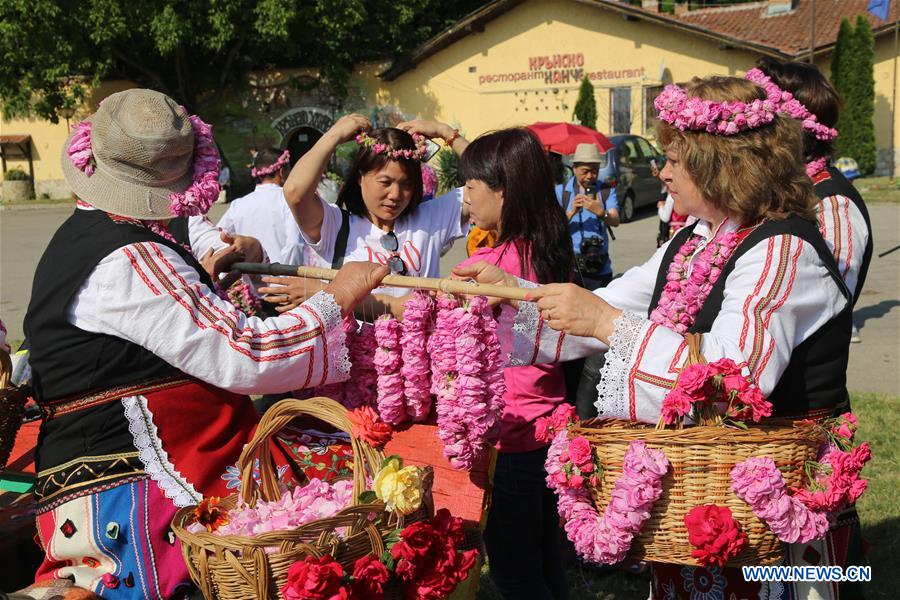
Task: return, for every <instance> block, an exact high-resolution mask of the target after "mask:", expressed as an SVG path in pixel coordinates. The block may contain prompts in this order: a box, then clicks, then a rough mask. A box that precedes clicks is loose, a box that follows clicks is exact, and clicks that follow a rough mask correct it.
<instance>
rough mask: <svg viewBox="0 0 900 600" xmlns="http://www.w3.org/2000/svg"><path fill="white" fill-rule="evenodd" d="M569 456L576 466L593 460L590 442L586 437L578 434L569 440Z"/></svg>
mask: <svg viewBox="0 0 900 600" xmlns="http://www.w3.org/2000/svg"><path fill="white" fill-rule="evenodd" d="M569 457H570V458H571V460H572V462H573V463H574V464H575V466H577V467H579V468H580V467H581V466H583V465H585V464H590V463H591V462H592V461H593V455H592V452H591V444H590V442H588V441H587V439H586V438H584V437H582V436H578V437H576V438H574V439H572V440H571V441H570V442H569Z"/></svg>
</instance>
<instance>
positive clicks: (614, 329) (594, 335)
mask: <svg viewBox="0 0 900 600" xmlns="http://www.w3.org/2000/svg"><path fill="white" fill-rule="evenodd" d="M656 106H657V109H658V110H659V119H660V125H659V138H660V141H661V142H662V144H663V146H664V147H665V149H666V154H667V157H668V161H667V163H666V166H665V168H664V169H663V171H662V174H661V176H662V178H663V180H664V182H665V183H666V185H667V187H668V189H669V192H670V193H671V194H672V196H673V198H674V199H675V210H677V211H679V212H681V213H685V214H689V215H692V216H694V217H697V218H698V219H699V220H698V222H697V223H696V224H694V225H692V226H688V227H685V228H683V229H682V230H680V231H679V232H678V233H677V234H676V235H675V237H674V238H673V239H672V240H671V241H670V242H669V243H667V244H665V245H664V246H662V247H661V248H660V249H659V250H658V251H657V252H656V253H655V254H654V255H653V256H652V257H651V258H650V260H649V261H647V262H646V263H645V264H643V265H641V266H638V267H635V268H633V269H630V270H629V271H627V272H626V273H625V274H624V275H623V276H622V277H621V278H619V279H617V280H615V281H613V282H612V283H611V284H610V285H609V286H608V287H606V288H603V289H600V290H596V291H595V292H594V293H593V294H592V293H591V292H589V291H587V290H583V289H580V288H578V287H577V286H574V285H571V284H552V285H547V286H543V287H542V288H540V289H537V290H535V291H534V292H532V297H533V298H534V299H536V300H537V301H538V302H537V304H533V303H520V304H519V309H518V311H517V312H515V313H514V317H512V318H510V317H509V316H507V317H505V325H504V326H503V331H505V332H508V333H507V335H506V336H504V338H503V343H504V344H505V345H506V350H508V351H509V352H510V353H511V362H512V363H513V364H528V363H530V362H534V361H535V360H537V361H552V360H559V359H560V358H561V359H563V360H565V359H569V358H572V357H574V356H579V355H587V354H590V353H593V352H597V351H605V352H606V364H605V366H604V368H603V370H602V373H601V375H602V378H601V381H600V384H599V386H598V390H599V400H598V402H597V406H598V411H599V414H600V416H602V417H614V418H619V419H626V420H633V421H643V422H646V423H656V422H657V420H658V419H659V416H660V409H661V405H662V401H663V398H664V397H665V396H666V394H667V393H668V392H669V391H670V389H671V388H672V386H673V385H674V382H675V379H676V376H677V374H678V372H679V369H680V367H681V366H682V365H683V364H684V363H685V360H686V359H687V343H686V340H685V335H686V334H688V333H702V334H703V337H702V346H701V350H702V352H703V354H704V356H705V357H706V358H707V359H708V360H709V361H711V362H712V361H715V360H718V359H721V358H729V359H731V360H733V361H734V362H735V363H738V364H745V365H746V366H745V367H743V368H744V372H745V373H747V374H749V375H750V376H751V377H752V378H753V380H754V381H755V383H756V384H757V385H758V386H759V387H760V389H761V390H762V392H763V393H764V394H765V395H766V396H767V397H768V399H769V401H771V402H772V403H773V404H774V414H775V416H794V417H826V416H830V415H832V414H834V413H835V412H836V411H839V410H841V408H842V407H843V406H844V405H845V403H846V400H847V390H846V388H845V378H846V368H847V355H848V347H849V346H848V344H849V334H850V314H851V304H852V302H851V300H852V297H851V295H850V292H849V291H848V290H847V288H846V285H845V284H844V282H843V279H842V277H841V274H840V272H839V271H838V268H837V265H836V264H835V261H834V257H833V256H832V254H831V250H830V249H829V248H828V247H827V246H826V245H825V243H824V241H823V240H822V237H821V235H820V234H819V232H818V230H817V228H816V224H815V206H816V198H815V196H814V195H813V191H812V184H811V182H810V180H809V178H808V177H807V176H806V174H805V172H804V164H803V152H802V148H803V144H802V132H801V128H800V124H799V123H797V122H796V121H793V120H791V119H789V118H785V117H782V116H779V115H778V114H777V112H776V107H775V105H774V104H773V103H771V102H770V101H768V100H767V99H766V95H765V92H764V91H763V90H762V89H761V88H759V87H757V86H756V85H754V84H752V83H751V82H749V81H746V80H742V79H736V78H727V77H711V78H709V79H704V80H694V81H693V82H692V83H690V84H688V85H687V86H685V87H684V88H679V87H677V86H668V87H667V88H666V90H665V91H664V92H663V94H662V95H661V96H660V97H659V99H658V100H657V101H656ZM726 107H727V110H728V112H725V110H723V109H724V108H726ZM685 266H686V267H687V268H685ZM457 275H459V276H463V277H475V278H476V279H477V280H478V281H479V282H483V283H488V282H493V283H500V282H502V283H505V284H518V285H520V286H524V285H526V284H525V282H522V281H521V280H516V279H514V278H511V277H509V276H508V275H506V274H505V273H503V272H502V271H500V270H499V269H497V268H496V267H494V266H492V265H488V264H486V263H481V264H479V265H474V266H472V267H470V268H467V269H459V270H458V271H457ZM543 324H549V326H550V327H544V326H543ZM560 332H562V333H560ZM561 338H562V339H561ZM844 525H845V521H844V519H843V517H842V518H840V519H838V522H837V524H836V527H835V528H834V529H833V530H832V531H831V532H830V534H829V536H828V537H826V539H825V540H824V541H821V542H815V543H811V544H803V545H791V546H787V547H786V553H785V556H784V560H785V561H786V562H787V563H788V564H817V565H825V564H838V565H840V564H843V563H844V560H845V558H846V548H847V545H848V533H847V528H846V527H844ZM654 567H655V568H654V580H653V597H655V598H666V597H668V598H691V597H698V595H700V596H699V597H705V598H710V599H712V598H725V599H728V598H764V597H765V598H778V597H783V598H789V597H790V598H796V597H819V596H817V595H816V594H819V595H820V596H821V597H826V598H827V597H832V596H834V595H836V589H834V588H833V587H832V586H831V584H824V583H822V584H818V583H815V584H794V587H792V586H791V585H789V584H784V585H782V584H781V583H778V584H759V583H748V582H745V581H744V580H743V577H742V575H741V572H740V570H737V569H729V568H725V569H719V568H716V567H710V568H702V567H689V566H684V567H682V566H674V567H666V566H664V565H654ZM803 586H806V587H805V588H804V587H803ZM801 588H803V589H801ZM812 588H815V589H812ZM703 594H708V595H703ZM732 594H734V595H732Z"/></svg>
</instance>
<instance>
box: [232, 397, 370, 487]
mask: <svg viewBox="0 0 900 600" xmlns="http://www.w3.org/2000/svg"><path fill="white" fill-rule="evenodd" d="M300 416H310V417H314V418H316V419H318V420H320V421H322V422H324V423H327V424H329V425H331V426H332V427H335V428H337V429H339V430H340V431H343V432H345V433H347V434H349V435H350V445H351V448H352V450H353V498H354V500H353V502H354V503H355V502H356V499H357V498H359V495H360V494H361V493H362V492H364V491H365V489H366V472H367V471H368V472H369V473H371V474H372V475H373V476H374V475H375V474H376V473H377V472H378V470H379V469H380V468H381V463H382V461H383V460H384V455H383V454H382V453H381V451H380V450H377V449H375V448H373V447H372V446H371V445H369V444H368V443H366V442H364V441H362V440H359V439H357V438H356V437H355V436H354V435H353V425H352V424H351V423H350V419H348V418H347V409H346V408H344V407H343V406H342V405H341V404H338V403H337V402H335V401H334V400H332V399H331V398H323V397H319V398H310V399H308V400H296V399H293V398H291V399H285V400H279V401H278V402H276V403H275V405H274V406H272V408H270V409H269V410H267V411H266V412H265V414H264V415H263V418H262V420H261V421H260V422H259V425H258V426H257V428H256V431H255V432H254V434H253V438H252V439H251V440H250V442H249V443H248V444H247V446H246V447H245V448H244V450H243V452H241V456H240V458H238V470H239V471H240V473H241V500H242V501H243V502H245V503H247V504H251V505H252V504H253V503H255V502H256V499H257V498H260V497H261V498H262V499H263V500H266V501H269V502H271V501H274V500H277V499H278V498H279V497H280V496H281V493H280V491H279V490H278V483H277V478H276V476H275V469H274V468H273V464H272V453H271V450H270V447H269V443H268V442H269V440H270V439H271V438H272V437H273V436H274V435H275V434H276V433H278V432H279V431H281V429H282V428H283V427H285V426H286V425H287V424H288V423H290V422H291V421H292V420H293V419H294V418H295V417H300ZM256 458H258V459H259V478H260V485H259V488H257V484H256V480H255V479H254V478H253V466H254V463H255V460H254V459H256Z"/></svg>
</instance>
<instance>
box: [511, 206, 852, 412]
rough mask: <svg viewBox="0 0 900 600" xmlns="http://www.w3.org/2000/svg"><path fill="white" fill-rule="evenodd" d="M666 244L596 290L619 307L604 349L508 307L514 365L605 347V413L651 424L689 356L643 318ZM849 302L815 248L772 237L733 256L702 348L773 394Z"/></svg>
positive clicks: (679, 339) (700, 230) (533, 312)
mask: <svg viewBox="0 0 900 600" xmlns="http://www.w3.org/2000/svg"><path fill="white" fill-rule="evenodd" d="M721 227H722V231H724V232H727V231H732V230H734V229H736V225H735V224H734V223H732V222H729V221H727V220H726V221H725V222H724V223H723V224H722V226H721ZM694 233H695V235H699V236H702V238H703V239H704V240H705V241H708V240H710V239H711V238H712V235H713V232H712V231H711V229H710V225H709V223H707V222H705V221H701V222H699V223H698V225H697V227H696V228H695V230H694ZM705 241H704V242H703V243H701V244H700V246H699V247H698V248H697V250H696V252H695V255H694V256H696V254H697V253H699V252H700V250H701V249H702V248H703V247H704V246H705ZM667 246H668V245H664V246H662V247H661V248H659V250H657V251H656V253H655V254H654V255H653V256H652V257H651V258H650V260H648V261H647V262H646V263H644V264H643V265H640V266H638V267H634V268H633V269H629V270H628V271H627V272H626V273H625V274H624V275H623V276H622V277H620V278H619V279H615V280H613V282H612V283H610V284H609V286H607V287H606V288H602V289H598V290H596V291H595V292H594V293H595V294H596V295H597V296H599V297H601V298H603V299H604V300H606V301H607V302H608V303H609V304H610V305H612V306H614V307H616V308H618V309H620V310H622V311H623V313H622V315H621V316H620V317H619V318H618V319H616V321H615V331H614V334H613V335H612V337H611V338H610V345H609V346H608V347H607V345H606V344H603V343H602V342H600V341H599V340H597V339H594V338H581V337H573V336H566V335H565V334H561V333H559V332H557V331H554V330H553V329H551V328H550V327H549V326H547V325H546V324H545V323H543V321H542V319H541V318H540V315H539V312H538V309H537V305H536V304H534V303H530V302H521V303H520V304H519V310H518V311H515V310H512V309H510V308H509V307H506V308H505V309H504V311H503V313H502V314H501V327H500V331H501V332H502V333H503V335H502V336H501V344H502V345H503V352H504V355H505V356H507V357H508V362H509V364H510V365H523V364H534V363H540V362H551V361H555V360H570V359H573V358H578V357H583V356H589V355H591V354H596V353H598V352H604V351H605V352H607V355H606V364H605V365H604V367H603V370H602V371H601V376H602V377H601V382H600V385H599V386H598V390H599V392H600V398H599V400H598V402H597V407H598V410H599V413H600V416H604V417H615V418H621V419H630V420H636V421H643V422H647V423H655V422H656V421H657V419H658V417H659V411H660V407H661V405H662V400H663V398H664V397H665V395H666V393H667V392H668V391H669V389H670V388H671V387H672V385H673V384H674V382H675V378H676V375H677V373H678V371H679V369H680V368H681V367H682V365H683V364H684V362H685V360H686V358H687V346H686V343H685V341H684V338H683V336H681V335H680V334H678V333H675V332H674V331H672V330H670V329H666V328H665V327H662V326H660V325H657V324H655V323H653V322H651V321H650V320H649V319H648V318H647V314H648V308H649V304H650V300H651V296H652V294H653V289H654V286H655V283H656V276H657V272H658V271H659V269H660V263H661V262H662V257H663V254H664V253H665V250H666V248H667ZM691 260H693V258H692V259H691ZM520 285H522V286H525V285H528V283H527V282H520ZM531 285H533V284H531ZM846 302H847V300H846V299H845V298H844V296H843V295H842V294H841V291H840V289H839V288H838V286H837V284H836V283H835V282H834V280H833V279H832V278H831V276H830V274H829V273H828V270H827V269H826V268H825V266H824V265H823V264H822V262H821V260H820V259H819V256H818V254H817V253H816V251H815V249H813V248H812V246H810V245H809V244H808V243H806V242H805V241H803V240H802V239H800V238H798V237H794V236H789V235H780V236H775V237H771V238H768V239H766V240H764V241H762V242H760V243H759V244H757V245H756V246H754V247H753V248H751V249H750V250H748V251H747V252H746V253H745V254H744V255H743V256H741V257H740V258H739V259H738V260H737V261H736V263H735V266H734V270H733V271H732V273H731V275H730V276H729V277H728V281H727V286H726V287H725V292H724V299H723V301H722V308H721V311H720V312H719V314H718V316H717V317H716V319H715V321H714V322H713V325H712V329H711V330H710V331H709V332H708V333H706V334H704V335H703V343H702V347H701V350H702V352H703V354H704V356H705V357H706V358H707V360H709V361H714V360H718V359H720V358H725V357H727V358H731V359H732V360H734V361H735V362H738V363H741V362H746V363H748V367H749V371H750V374H751V375H752V376H753V378H754V379H755V380H756V382H757V383H758V385H759V386H760V389H761V390H762V392H763V393H764V394H767V395H768V394H769V393H770V392H771V391H772V390H773V389H774V388H775V385H776V384H777V383H778V380H779V379H780V377H781V375H782V373H783V372H784V370H785V369H786V368H787V365H788V362H789V360H790V357H791V352H792V351H793V349H794V348H796V347H797V346H798V345H800V343H802V342H803V341H804V340H805V339H806V338H808V337H809V336H810V335H812V334H813V333H814V332H815V331H817V330H818V329H819V328H820V327H822V326H823V325H824V324H825V323H827V322H828V321H829V320H830V319H832V318H833V317H834V316H836V315H837V314H838V313H840V311H841V310H843V308H844V307H845V305H846Z"/></svg>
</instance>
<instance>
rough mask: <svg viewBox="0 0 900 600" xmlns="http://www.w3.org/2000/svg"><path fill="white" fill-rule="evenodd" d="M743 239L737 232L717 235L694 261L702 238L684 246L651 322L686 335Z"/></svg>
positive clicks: (680, 250) (669, 274)
mask: <svg viewBox="0 0 900 600" xmlns="http://www.w3.org/2000/svg"><path fill="white" fill-rule="evenodd" d="M742 237H743V236H741V235H740V234H739V233H738V232H736V231H735V232H731V233H726V234H724V235H722V236H716V237H715V238H713V239H712V240H710V242H709V243H708V244H707V245H706V247H705V248H703V249H702V250H700V252H699V253H698V254H697V255H696V256H694V257H693V259H692V258H691V257H692V255H693V254H694V252H695V251H696V249H697V247H698V246H699V245H700V242H701V238H700V237H699V236H692V237H691V239H689V240H688V241H686V242H685V243H684V244H682V246H681V248H679V249H678V253H677V254H675V257H674V258H673V259H672V263H671V264H670V265H669V270H668V273H667V274H666V285H665V287H664V288H663V291H662V294H661V295H660V298H659V304H657V306H656V308H654V309H653V311H652V312H651V313H650V320H651V321H653V322H654V323H657V324H659V325H663V326H664V327H667V328H669V329H672V330H674V331H676V332H677V333H682V334H684V333H687V331H688V329H690V327H691V325H693V324H694V318H695V317H696V316H697V313H698V312H699V311H700V307H701V306H703V303H704V301H706V297H707V296H709V292H710V291H711V290H712V287H713V285H714V284H715V283H716V281H718V279H719V276H720V275H721V274H722V268H723V267H724V266H725V263H727V262H728V259H729V258H730V257H731V254H732V253H733V252H734V249H735V248H737V246H738V244H739V243H740V241H741V238H742Z"/></svg>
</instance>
